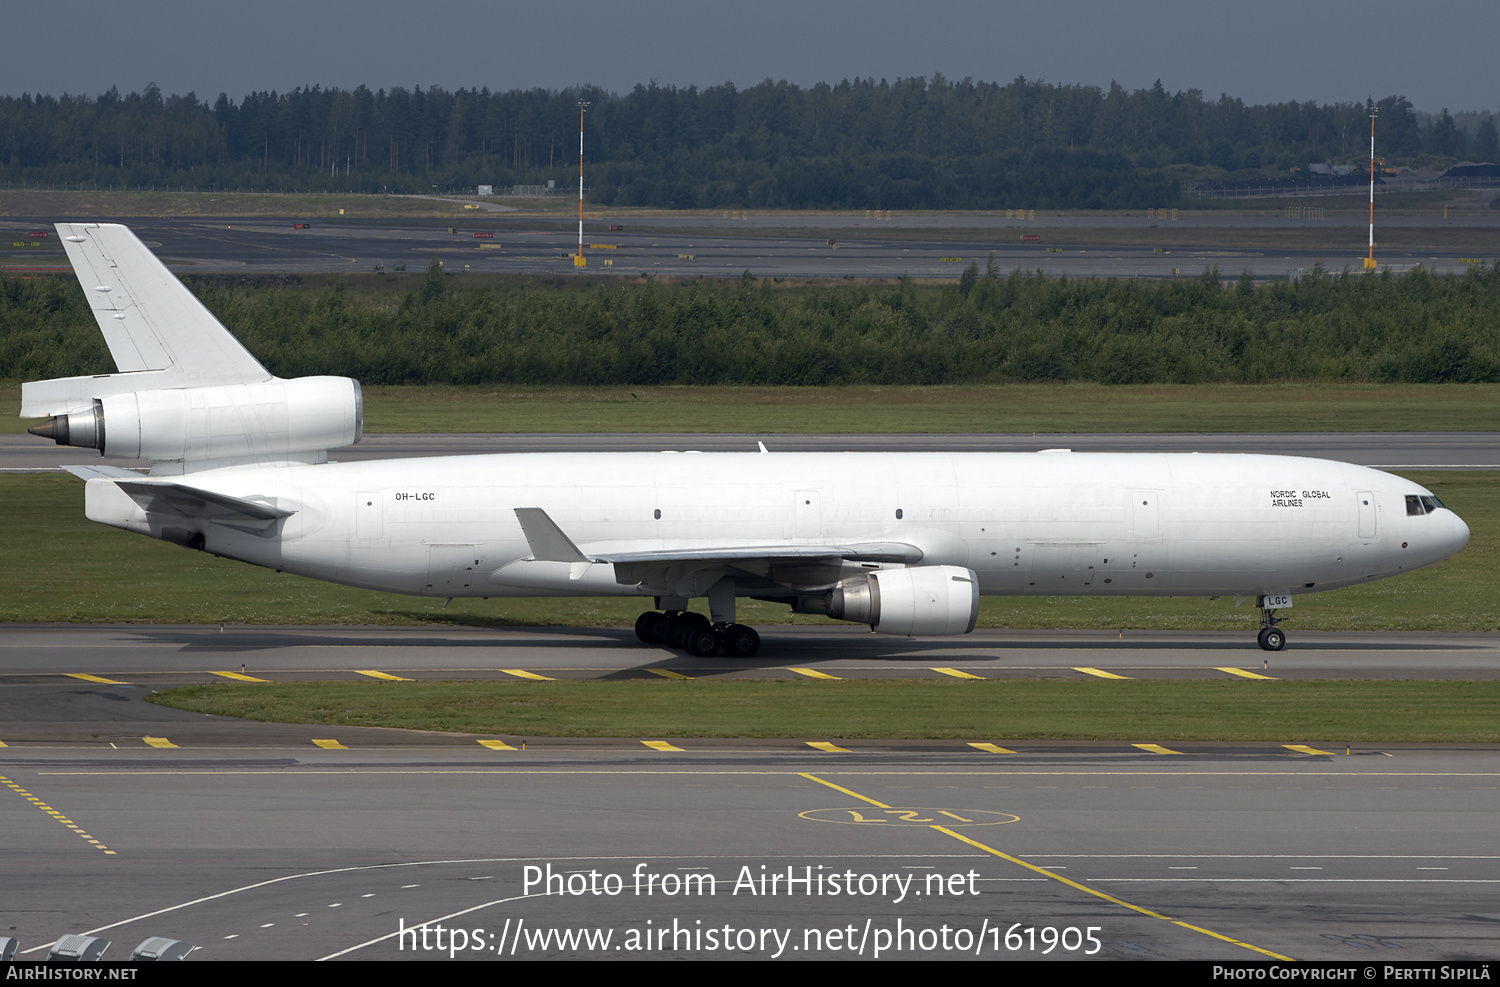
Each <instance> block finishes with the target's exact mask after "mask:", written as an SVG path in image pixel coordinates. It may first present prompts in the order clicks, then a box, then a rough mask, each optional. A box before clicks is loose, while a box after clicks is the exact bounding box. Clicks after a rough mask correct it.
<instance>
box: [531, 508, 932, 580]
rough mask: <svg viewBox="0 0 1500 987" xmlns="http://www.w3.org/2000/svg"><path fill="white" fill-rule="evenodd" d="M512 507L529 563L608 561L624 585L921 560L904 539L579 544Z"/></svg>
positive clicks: (541, 517)
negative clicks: (630, 545)
mask: <svg viewBox="0 0 1500 987" xmlns="http://www.w3.org/2000/svg"><path fill="white" fill-rule="evenodd" d="M515 510H516V518H517V520H519V521H520V522H521V530H522V531H523V532H524V533H525V535H526V541H527V544H528V545H529V546H530V548H531V553H532V561H536V562H567V563H570V564H573V565H578V564H580V563H583V564H587V563H602V564H607V565H613V566H614V568H615V579H616V581H618V582H620V583H623V584H626V585H638V584H644V585H648V586H659V587H661V586H667V585H669V584H671V585H676V584H679V583H681V582H682V581H683V580H685V579H689V578H691V577H701V576H703V575H706V574H710V573H715V572H728V571H731V570H732V571H734V572H736V573H740V574H746V575H752V576H759V577H762V578H764V579H767V580H769V581H770V582H773V583H777V584H781V585H791V586H813V585H822V584H824V583H827V582H831V581H833V580H834V579H836V578H837V573H838V572H839V570H840V568H841V567H842V565H843V563H845V562H883V563H904V564H906V565H913V564H915V563H917V562H920V561H921V560H922V550H921V549H920V548H918V547H916V546H915V545H908V544H906V543H904V542H857V543H851V544H846V545H838V544H825V545H705V546H701V547H695V546H684V547H680V548H649V549H648V548H640V549H636V548H628V547H627V548H621V547H610V548H598V549H592V548H590V547H589V546H587V545H585V546H583V547H582V548H580V547H579V546H578V545H577V544H575V543H574V541H573V540H572V539H571V538H569V537H568V535H567V534H566V533H564V532H563V530H562V529H561V528H560V527H558V526H557V523H556V522H554V521H553V520H552V518H551V517H549V516H548V515H547V512H546V511H544V510H543V509H541V508H539V507H518V508H516V509H515Z"/></svg>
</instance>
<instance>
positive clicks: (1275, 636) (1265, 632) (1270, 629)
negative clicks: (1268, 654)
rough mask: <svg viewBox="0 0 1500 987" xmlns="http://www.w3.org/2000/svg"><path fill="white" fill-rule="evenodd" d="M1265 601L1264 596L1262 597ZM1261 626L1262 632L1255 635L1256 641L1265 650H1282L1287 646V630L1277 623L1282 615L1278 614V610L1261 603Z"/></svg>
mask: <svg viewBox="0 0 1500 987" xmlns="http://www.w3.org/2000/svg"><path fill="white" fill-rule="evenodd" d="M1261 599H1262V600H1263V601H1264V599H1265V598H1264V597H1262V598H1261ZM1260 613H1261V628H1260V633H1259V634H1257V635H1256V636H1255V641H1256V643H1257V644H1259V645H1260V646H1261V649H1262V650H1263V651H1280V650H1281V649H1282V648H1284V647H1286V631H1283V630H1282V629H1281V628H1280V627H1278V626H1277V625H1278V624H1280V623H1281V621H1282V619H1283V618H1281V617H1277V616H1276V610H1275V609H1273V608H1271V607H1267V606H1265V604H1264V602H1262V604H1261V608H1260Z"/></svg>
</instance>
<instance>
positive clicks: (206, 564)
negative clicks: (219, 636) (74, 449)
mask: <svg viewBox="0 0 1500 987" xmlns="http://www.w3.org/2000/svg"><path fill="white" fill-rule="evenodd" d="M1407 475H1409V476H1410V477H1411V478H1412V479H1414V480H1416V481H1417V482H1418V483H1421V484H1423V485H1424V486H1427V487H1428V488H1429V489H1431V490H1433V491H1434V492H1435V493H1436V494H1437V495H1438V496H1439V497H1440V498H1441V499H1442V500H1443V501H1444V502H1445V503H1446V504H1448V505H1450V506H1451V507H1452V508H1453V509H1454V510H1455V511H1457V512H1458V513H1459V515H1460V516H1462V517H1463V518H1464V519H1465V521H1467V522H1468V524H1469V526H1470V528H1471V530H1472V531H1473V537H1472V540H1471V541H1470V543H1469V546H1468V547H1467V548H1465V549H1464V550H1463V551H1462V552H1460V553H1459V554H1458V555H1456V556H1455V557H1453V558H1451V559H1449V560H1447V561H1446V562H1443V563H1441V564H1440V565H1437V566H1433V567H1431V568H1428V569H1422V570H1419V571H1417V572H1413V573H1410V574H1407V575H1404V576H1401V577H1399V578H1397V579H1389V580H1384V581H1381V582H1378V583H1372V584H1369V585H1367V586H1360V587H1353V588H1350V589H1344V590H1337V591H1334V592H1331V593H1318V594H1312V595H1307V596H1301V597H1298V599H1297V606H1296V609H1295V612H1294V614H1293V616H1294V618H1295V619H1294V620H1292V621H1291V622H1290V623H1289V624H1288V625H1287V626H1288V629H1289V630H1290V631H1291V633H1292V634H1293V635H1294V636H1295V634H1296V632H1297V630H1298V629H1324V630H1357V629H1368V630H1376V629H1389V630H1455V631H1456V630H1467V631H1483V630H1494V629H1496V628H1497V627H1500V578H1497V576H1496V573H1497V572H1500V476H1497V474H1495V473H1488V472H1432V473H1412V474H1407ZM0 498H3V500H4V503H5V504H6V507H7V519H6V521H5V523H4V537H3V539H0V622H4V621H10V622H15V621H25V622H32V621H44V622H45V621H70V622H135V621H143V622H154V623H225V622H227V623H243V624H260V623H285V624H419V623H426V622H435V623H451V624H459V625H476V626H504V625H569V626H617V627H618V626H629V625H631V624H633V623H634V621H635V618H636V616H637V615H638V614H639V613H640V612H641V610H642V609H645V606H644V605H643V601H642V600H640V599H622V598H582V599H500V598H493V599H490V600H478V599H459V600H454V601H453V603H452V604H451V605H450V606H449V607H448V609H446V610H444V609H443V608H442V601H441V600H435V599H429V598H423V597H406V596H395V595H391V594H386V593H374V592H370V591H367V590H357V589H350V588H348V587H343V586H335V585H332V584H328V583H321V582H316V581H314V580H310V579H303V578H300V577H298V576H292V575H288V574H285V573H276V572H272V571H271V570H269V569H261V568H256V567H254V566H249V565H245V564H244V563H240V562H232V561H229V560H227V559H218V558H214V557H213V556H210V555H205V554H202V553H199V552H193V551H190V550H188V549H184V548H179V547H178V546H175V545H170V544H167V543H165V542H160V541H155V540H152V539H148V538H143V537H141V536H139V535H133V534H129V533H127V532H124V531H120V530H118V529H115V528H109V527H106V526H103V525H99V524H94V523H93V522H90V521H88V520H86V519H85V518H84V516H83V483H82V482H81V481H79V480H76V479H74V478H73V477H71V476H64V475H57V474H30V475H6V476H0ZM739 617H740V619H741V620H742V621H743V622H745V623H748V624H761V625H764V624H773V623H784V622H796V623H809V624H820V625H826V624H827V623H828V621H827V619H826V618H823V617H817V616H806V615H802V616H790V615H788V614H787V611H786V608H785V607H784V606H779V605H773V604H769V603H755V602H750V601H746V602H744V603H742V604H741V606H740V612H739ZM1256 621H1257V611H1256V610H1255V609H1254V608H1253V607H1250V606H1242V607H1240V608H1238V609H1236V608H1235V606H1234V601H1233V600H1230V599H1220V600H1214V601H1210V600H1207V599H1201V598H1186V597H1182V598H1154V597H1143V598H1131V599H1118V598H1116V599H1107V598H1096V597H1040V598H1019V597H998V598H986V599H984V600H983V601H982V602H981V605H980V616H979V623H980V625H981V626H984V627H1015V628H1036V627H1076V628H1117V627H1118V628H1151V629H1219V630H1243V631H1244V632H1245V633H1246V634H1247V635H1248V634H1251V633H1253V631H1254V628H1255V625H1256Z"/></svg>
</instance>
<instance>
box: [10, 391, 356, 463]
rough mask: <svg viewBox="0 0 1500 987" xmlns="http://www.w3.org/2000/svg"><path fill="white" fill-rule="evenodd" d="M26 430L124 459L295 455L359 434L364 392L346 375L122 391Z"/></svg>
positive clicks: (349, 441)
mask: <svg viewBox="0 0 1500 987" xmlns="http://www.w3.org/2000/svg"><path fill="white" fill-rule="evenodd" d="M116 379H118V378H116ZM27 431H29V432H31V433H32V434H34V435H40V436H42V437H44V438H49V439H53V440H54V441H56V442H57V444H58V445H67V446H78V447H80V448H84V449H98V450H99V451H100V453H102V454H104V455H109V456H119V457H122V458H125V459H150V460H153V461H169V460H189V461H222V460H230V459H236V460H238V459H245V458H252V459H265V458H280V457H292V456H296V455H298V454H305V453H321V452H325V451H327V450H329V449H337V448H339V447H341V446H349V445H353V444H354V443H356V442H358V441H359V440H360V436H361V435H362V434H363V431H364V398H363V395H362V393H361V391H360V387H359V382H358V381H355V380H350V379H349V378H347V377H299V378H297V379H295V380H280V379H278V378H272V379H270V380H266V381H260V382H257V383H251V384H222V385H218V386H214V387H179V388H170V389H162V390H144V391H124V392H121V393H118V394H105V395H103V396H102V397H96V398H94V399H93V403H92V407H82V408H78V409H77V410H69V411H68V412H67V413H66V414H60V415H56V416H54V417H53V418H51V419H50V420H48V421H46V422H44V423H42V424H41V425H35V426H33V427H32V428H30V429H28V430H27Z"/></svg>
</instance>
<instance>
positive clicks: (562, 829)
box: [0, 745, 1500, 962]
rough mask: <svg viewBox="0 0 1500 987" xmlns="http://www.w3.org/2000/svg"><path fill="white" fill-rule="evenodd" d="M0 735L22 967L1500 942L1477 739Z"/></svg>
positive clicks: (5, 855) (1499, 946) (1485, 946)
mask: <svg viewBox="0 0 1500 987" xmlns="http://www.w3.org/2000/svg"><path fill="white" fill-rule="evenodd" d="M0 755H3V757H0V778H3V779H4V787H3V788H0V806H3V808H0V813H3V817H4V820H5V832H6V841H5V846H4V848H3V850H0V866H3V869H4V875H5V887H6V894H5V904H4V906H3V909H0V910H3V917H4V920H5V924H6V926H7V927H8V929H9V932H8V934H10V935H12V936H15V937H16V938H18V939H19V940H20V942H21V946H22V949H23V950H31V952H30V953H23V955H22V957H20V958H37V957H39V956H41V955H44V952H45V950H38V947H39V946H42V945H43V944H44V943H46V942H49V941H50V940H51V939H52V938H53V937H54V936H56V935H57V934H58V933H59V932H62V931H74V932H90V933H93V934H97V935H101V936H103V937H106V938H109V939H111V940H113V941H114V942H116V943H117V944H118V945H117V947H116V949H117V952H116V953H114V954H112V955H115V956H119V957H123V956H124V955H125V954H126V953H127V952H128V950H129V949H130V948H131V947H132V946H133V945H134V944H135V943H136V942H139V941H140V940H142V939H144V938H145V937H146V936H148V935H163V936H167V937H170V938H176V939H181V940H184V941H187V942H191V943H194V944H196V945H198V946H200V947H201V950H202V951H201V952H200V953H198V954H197V958H200V959H304V960H306V959H324V958H327V959H340V958H342V959H365V960H372V959H426V960H440V961H446V960H448V959H449V949H453V950H454V953H455V955H457V956H458V957H460V958H464V959H498V958H516V959H539V958H610V957H613V958H647V959H650V958H667V957H671V958H705V959H709V958H730V959H733V958H747V957H753V958H769V957H782V958H798V959H810V958H828V959H844V958H854V957H859V958H883V959H917V958H936V957H942V958H945V959H947V958H986V959H989V958H1001V959H1004V958H1026V959H1035V958H1040V957H1042V956H1044V955H1045V956H1050V957H1052V958H1064V957H1066V958H1084V957H1087V956H1094V957H1098V958H1113V959H1231V960H1247V959H1249V960H1256V959H1268V958H1275V957H1283V958H1295V959H1300V960H1307V959H1340V960H1346V961H1358V962H1371V961H1389V960H1419V959H1422V960H1433V959H1446V960H1453V959H1464V958H1492V957H1494V956H1495V955H1497V952H1500V942H1497V932H1496V927H1495V905H1494V902H1495V887H1496V885H1497V883H1500V855H1497V854H1496V853H1495V852H1494V840H1493V818H1494V816H1493V808H1494V804H1495V798H1496V786H1497V783H1500V770H1497V768H1500V765H1497V762H1496V759H1495V755H1494V753H1493V752H1491V751H1466V750H1428V749H1399V748H1398V749H1383V750H1375V749H1368V748H1355V749H1353V750H1352V752H1351V753H1349V754H1347V755H1346V754H1344V753H1343V752H1342V751H1339V752H1328V753H1298V752H1292V751H1288V750H1271V749H1261V750H1255V749H1223V750H1216V751H1200V752H1196V753H1190V754H1181V755H1170V754H1156V753H1148V752H1145V751H1140V750H1137V751H1133V752H1125V751H1119V750H1101V749H1097V748H1095V747H1089V746H1082V747H1077V748H1074V749H1055V750H1046V751H1040V752H1023V753H1017V754H991V753H985V752H980V751H972V750H971V751H970V752H968V753H950V752H927V751H918V752H909V753H886V752H882V753H877V754H864V753H849V754H838V753H822V752H814V751H809V750H806V749H804V751H803V752H793V751H781V750H771V751H766V750H755V749H718V750H713V749H710V750H700V751H690V752H671V751H654V750H648V749H646V748H644V747H637V748H636V749H634V750H602V751H601V750H593V749H583V750H566V749H548V750H527V751H503V750H500V751H492V750H483V749H479V748H477V747H476V748H475V749H473V750H468V751H460V750H453V749H439V750H434V749H428V748H417V749H399V748H388V747H382V748H354V749H345V750H319V749H315V748H312V747H311V746H310V745H309V746H306V747H303V748H299V749H283V748H280V747H277V746H274V745H273V746H265V747H254V746H246V747H245V748H241V749H235V750H212V751H195V750H185V749H177V750H172V749H163V750H153V749H147V748H145V747H140V748H135V749H129V750H126V749H120V750H100V749H98V748H97V747H92V748H88V749H76V748H75V749H67V748H53V749H46V750H41V749H16V750H9V749H7V750H5V751H0ZM528 868H530V870H528ZM788 877H791V878H793V879H795V882H797V883H793V882H788V881H787V878H788ZM773 882H774V883H773ZM549 890H550V892H551V893H547V892H548V891H549ZM423 923H426V924H427V929H428V933H427V934H420V935H419V934H416V933H408V934H407V935H406V936H403V935H401V930H402V929H410V928H411V927H413V926H420V925H422V924H423ZM439 926H440V927H442V928H443V933H439V932H437V928H438V927H439ZM454 930H461V932H462V939H459V938H456V937H457V936H458V933H456V932H455V931H454ZM1007 933H1010V935H1009V936H1007ZM439 936H442V938H439ZM606 937H607V938H606ZM424 947H425V948H424Z"/></svg>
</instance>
